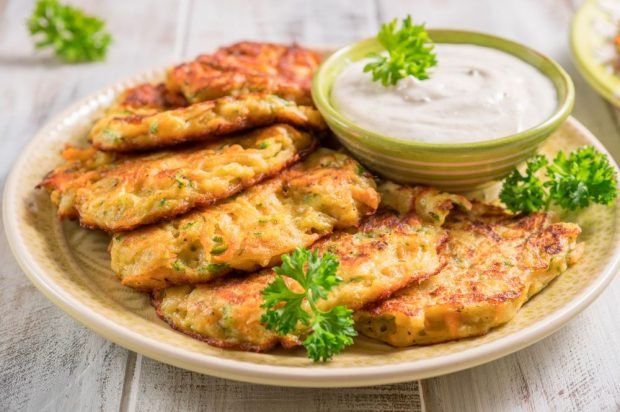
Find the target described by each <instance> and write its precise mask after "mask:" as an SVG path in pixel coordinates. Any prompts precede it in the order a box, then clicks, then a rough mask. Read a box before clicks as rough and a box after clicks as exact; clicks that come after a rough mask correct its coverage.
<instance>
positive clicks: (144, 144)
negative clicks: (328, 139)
mask: <svg viewBox="0 0 620 412" xmlns="http://www.w3.org/2000/svg"><path fill="white" fill-rule="evenodd" d="M274 123H287V124H291V125H294V126H299V127H303V128H306V129H311V130H315V131H323V130H326V127H327V126H326V125H325V122H324V121H323V118H322V117H321V115H320V114H319V112H318V111H317V110H316V109H314V108H312V107H309V106H298V105H296V104H295V103H292V102H290V101H287V100H284V99H282V98H280V97H277V96H274V95H262V94H254V95H244V96H239V97H223V98H221V99H217V100H210V101H206V102H202V103H196V104H193V105H191V106H188V107H182V108H178V109H174V110H165V111H156V112H153V113H146V114H121V115H119V114H110V115H107V116H104V117H103V118H102V119H100V120H99V121H98V122H97V123H95V125H94V126H93V128H92V129H91V131H90V133H89V138H90V140H91V141H92V143H93V146H95V147H96V148H98V149H100V150H104V151H113V152H128V151H137V150H148V149H154V148H160V147H169V146H173V145H176V144H179V143H184V142H191V141H194V142H196V141H208V140H213V139H214V138H216V137H219V136H222V135H226V134H231V133H236V132H240V131H243V130H247V129H251V128H254V127H257V126H267V125H271V124H274Z"/></svg>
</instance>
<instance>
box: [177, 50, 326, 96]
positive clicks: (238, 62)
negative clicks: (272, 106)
mask: <svg viewBox="0 0 620 412" xmlns="http://www.w3.org/2000/svg"><path fill="white" fill-rule="evenodd" d="M320 62H321V56H320V55H319V54H318V53H316V52H314V51H311V50H308V49H305V48H303V47H299V46H297V45H293V46H283V45H278V44H270V43H255V42H241V43H237V44H234V45H232V46H229V47H223V48H221V49H219V50H217V51H216V52H215V53H214V54H211V55H202V56H199V57H198V58H197V59H196V60H194V61H191V62H188V63H184V64H180V65H178V66H176V67H173V68H171V69H170V70H169V71H168V76H167V79H166V86H167V88H168V89H169V90H170V91H171V92H173V93H182V95H184V96H185V98H187V100H188V101H189V102H191V103H198V102H202V101H205V100H212V99H217V98H220V97H223V96H239V95H243V94H248V93H268V94H274V95H277V96H280V97H282V98H284V99H287V100H291V101H294V102H296V103H297V104H301V105H312V104H313V103H312V97H311V96H310V87H311V84H312V75H313V74H314V71H315V70H316V68H317V67H318V65H319V64H320Z"/></svg>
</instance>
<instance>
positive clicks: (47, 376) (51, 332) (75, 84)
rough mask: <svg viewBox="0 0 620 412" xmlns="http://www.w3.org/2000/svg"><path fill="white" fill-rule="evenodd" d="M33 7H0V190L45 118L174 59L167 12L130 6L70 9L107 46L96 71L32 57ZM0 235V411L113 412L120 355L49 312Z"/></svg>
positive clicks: (164, 5) (172, 22)
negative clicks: (91, 21)
mask: <svg viewBox="0 0 620 412" xmlns="http://www.w3.org/2000/svg"><path fill="white" fill-rule="evenodd" d="M33 5H34V1H23V0H17V1H1V2H0V39H2V41H0V90H1V93H0V130H2V135H0V180H1V181H3V180H4V178H5V176H6V173H7V172H8V170H9V168H10V166H11V164H12V162H13V160H14V158H15V157H16V155H17V154H19V152H20V150H21V148H22V147H23V146H24V145H25V144H26V143H27V142H28V139H29V138H30V137H31V136H33V135H34V133H35V132H36V131H37V130H38V129H39V128H40V127H41V126H42V124H43V123H44V122H45V121H46V120H48V119H49V118H50V117H52V116H54V115H56V114H57V113H58V112H59V111H61V110H63V109H65V108H66V107H67V106H68V105H69V104H71V103H72V102H74V101H75V100H77V99H79V98H81V97H83V96H85V95H86V94H88V93H90V92H92V91H95V90H97V89H99V88H101V87H103V86H105V85H106V84H108V83H111V82H114V81H117V80H119V79H121V78H123V77H126V76H128V75H131V74H133V73H135V72H138V71H141V70H145V69H148V68H150V67H152V66H154V65H158V64H163V63H164V62H169V61H170V60H171V59H173V55H174V46H175V36H176V30H175V28H176V24H177V16H176V13H175V11H176V8H175V7H173V5H172V4H171V2H169V1H167V0H160V1H149V6H148V7H146V3H145V2H137V1H136V2H134V1H124V2H123V1H115V2H101V1H93V0H89V1H81V2H79V5H80V7H83V8H84V9H85V10H87V11H88V12H92V13H94V14H97V15H99V16H101V17H103V18H104V19H105V20H106V21H107V22H108V24H109V29H110V31H111V32H112V33H113V35H114V38H115V43H114V45H113V46H112V48H111V49H110V54H109V56H108V58H107V60H106V61H105V63H97V64H79V65H66V64H63V63H60V62H58V61H56V60H55V59H54V58H53V57H51V55H50V54H49V53H48V52H41V53H35V52H33V46H32V40H31V39H30V37H29V35H28V33H27V30H26V27H25V24H24V22H25V20H26V18H27V17H28V16H29V15H30V13H31V11H32V8H33ZM137 16H140V18H139V19H137V18H136V17H137ZM136 22H138V23H136ZM140 22H141V23H140ZM137 24H138V25H140V26H141V27H137ZM0 233H1V234H0V262H1V265H0V284H2V288H1V289H0V302H1V303H0V305H1V306H2V309H3V316H2V317H0V365H2V368H0V394H1V396H0V410H1V411H13V410H32V411H40V410H67V411H69V410H75V411H77V410H117V409H118V408H119V405H120V402H121V393H122V388H123V384H124V379H125V365H126V363H127V358H128V351H127V350H125V349H123V348H121V347H119V346H116V345H114V344H112V343H110V342H108V341H107V340H105V339H103V338H102V337H100V336H98V335H96V334H94V333H92V332H91V331H89V330H87V329H86V328H84V327H83V326H82V325H80V324H78V323H76V322H74V321H73V320H72V319H71V318H69V317H68V316H67V315H65V314H64V313H63V312H62V311H61V310H60V309H58V308H56V307H55V306H53V305H52V304H51V303H50V302H49V301H48V300H47V299H46V298H45V297H44V296H43V295H42V294H40V293H39V292H38V291H37V290H36V289H35V288H34V286H32V285H31V284H30V282H29V281H28V280H27V279H26V277H25V276H24V274H23V273H22V271H21V270H20V269H19V267H18V266H17V264H16V262H15V260H14V259H13V257H12V255H11V252H10V250H9V248H8V245H7V242H6V239H5V237H4V228H2V230H1V232H0Z"/></svg>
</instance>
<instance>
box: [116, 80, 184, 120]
mask: <svg viewBox="0 0 620 412" xmlns="http://www.w3.org/2000/svg"><path fill="white" fill-rule="evenodd" d="M187 104H188V102H187V100H185V97H183V95H181V94H175V93H172V92H170V91H168V90H167V89H166V87H165V86H164V85H163V84H150V83H144V84H139V85H137V86H134V87H130V88H127V89H125V90H123V91H122V92H121V93H120V94H119V95H118V97H117V98H116V99H115V101H114V103H112V105H111V106H110V107H109V108H108V110H107V111H106V113H108V114H112V113H115V114H136V113H155V112H158V111H162V110H166V109H174V108H177V107H184V106H187Z"/></svg>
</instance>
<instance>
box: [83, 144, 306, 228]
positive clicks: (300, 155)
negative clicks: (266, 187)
mask: <svg viewBox="0 0 620 412" xmlns="http://www.w3.org/2000/svg"><path fill="white" fill-rule="evenodd" d="M317 145H318V141H317V140H316V139H314V138H313V139H312V143H311V144H310V145H309V146H308V147H307V148H305V149H303V150H300V151H298V152H297V153H296V154H295V156H293V157H292V158H291V159H289V160H288V161H287V162H286V163H285V164H284V165H283V166H282V168H280V169H277V170H271V171H269V172H268V173H262V174H260V175H256V176H255V177H254V178H253V179H250V180H248V181H246V182H244V183H239V184H237V185H236V186H234V188H233V189H231V190H229V191H228V192H227V194H226V196H222V197H219V198H213V197H211V198H207V197H206V196H204V197H203V198H202V199H200V200H197V201H196V202H195V203H193V204H188V205H185V206H183V207H179V208H177V209H175V210H174V211H171V213H162V214H154V215H152V216H151V217H150V218H148V219H144V220H143V221H141V222H140V223H139V224H135V225H122V224H119V225H116V226H114V227H102V226H98V225H97V224H96V223H94V222H91V221H87V220H86V219H83V218H82V216H81V215H80V217H79V222H80V226H82V227H84V228H86V229H101V230H104V231H106V232H108V233H119V232H126V231H129V230H133V229H136V228H138V227H140V226H145V225H149V224H153V223H157V222H160V221H162V220H169V219H171V218H174V217H175V216H179V215H182V214H184V213H187V212H189V211H190V210H193V209H198V208H204V207H208V206H211V205H213V204H215V203H217V202H219V201H221V200H223V199H226V198H229V197H231V196H234V195H236V194H237V193H240V192H241V191H243V190H245V189H247V188H249V187H251V186H254V185H256V184H258V183H260V182H263V181H265V180H267V179H270V178H273V177H275V176H277V175H279V174H280V173H281V172H282V171H283V170H285V169H287V168H289V167H291V166H292V165H294V164H295V163H298V162H299V161H301V160H303V159H304V158H305V157H307V156H308V155H309V154H310V153H312V152H313V151H314V150H315V149H316V147H317ZM78 213H79V206H78Z"/></svg>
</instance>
